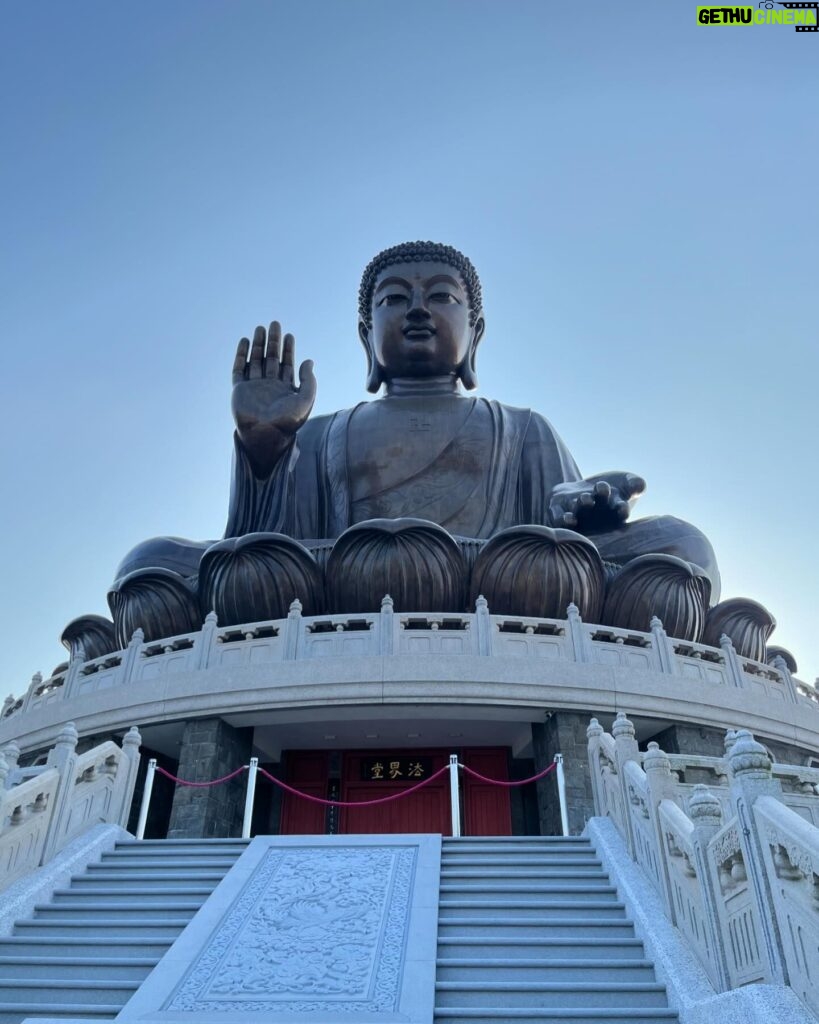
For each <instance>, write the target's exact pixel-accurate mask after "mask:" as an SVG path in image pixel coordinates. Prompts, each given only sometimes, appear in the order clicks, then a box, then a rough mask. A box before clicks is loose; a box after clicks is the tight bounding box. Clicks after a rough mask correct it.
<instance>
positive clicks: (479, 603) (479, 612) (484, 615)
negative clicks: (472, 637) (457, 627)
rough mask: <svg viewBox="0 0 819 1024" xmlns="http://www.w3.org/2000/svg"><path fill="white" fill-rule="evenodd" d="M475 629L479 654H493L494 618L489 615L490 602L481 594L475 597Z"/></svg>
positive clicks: (486, 655)
mask: <svg viewBox="0 0 819 1024" xmlns="http://www.w3.org/2000/svg"><path fill="white" fill-rule="evenodd" d="M475 631H476V633H477V640H478V654H481V655H483V656H484V657H491V656H492V619H491V618H490V617H489V602H488V601H487V600H486V598H485V597H484V596H483V594H481V595H479V596H478V597H477V598H476V599H475Z"/></svg>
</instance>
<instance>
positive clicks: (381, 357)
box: [361, 262, 483, 381]
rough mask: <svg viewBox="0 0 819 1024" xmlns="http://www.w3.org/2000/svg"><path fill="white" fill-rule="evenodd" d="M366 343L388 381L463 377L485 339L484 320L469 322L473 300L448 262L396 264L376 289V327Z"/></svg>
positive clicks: (364, 334) (383, 274) (367, 334)
mask: <svg viewBox="0 0 819 1024" xmlns="http://www.w3.org/2000/svg"><path fill="white" fill-rule="evenodd" d="M361 329H362V341H363V342H364V344H365V346H366V347H367V349H368V351H369V353H370V357H371V359H372V360H373V361H374V362H375V364H376V365H377V367H378V370H379V375H380V377H381V378H382V379H383V380H385V381H390V380H393V379H394V378H397V377H421V378H423V377H441V376H445V375H450V374H454V375H460V373H461V369H462V367H463V366H464V365H465V363H466V361H467V360H469V359H470V358H471V355H472V353H473V351H474V346H475V345H477V342H478V340H480V335H481V333H482V331H483V321H482V320H480V319H478V320H477V322H476V323H475V325H474V326H473V325H470V323H469V296H468V294H467V291H466V287H465V286H464V283H463V280H462V278H461V275H460V273H459V272H458V271H457V270H456V269H455V268H454V267H451V266H449V265H448V264H446V263H431V262H420V263H414V262H413V263H396V264H393V265H392V266H389V267H386V268H385V269H384V270H383V271H382V272H381V273H380V274H379V275H378V278H377V279H376V282H375V287H374V289H373V308H372V328H371V329H370V330H369V331H367V329H366V327H364V325H363V324H362V325H361Z"/></svg>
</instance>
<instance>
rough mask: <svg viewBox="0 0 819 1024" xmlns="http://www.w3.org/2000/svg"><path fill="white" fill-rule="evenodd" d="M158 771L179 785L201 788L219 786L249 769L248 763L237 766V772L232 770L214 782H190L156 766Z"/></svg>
mask: <svg viewBox="0 0 819 1024" xmlns="http://www.w3.org/2000/svg"><path fill="white" fill-rule="evenodd" d="M156 771H158V772H159V774H160V775H164V776H165V778H166V779H170V780H171V782H175V783H176V784H177V785H178V786H195V787H196V788H197V789H201V788H204V787H207V786H218V785H220V784H221V783H222V782H230V780H231V779H235V778H236V776H237V775H241V774H242V772H246V771H247V765H246V764H243V765H242V766H241V768H237V769H236V771H235V772H231V773H230V775H223V776H222V778H221V779H214V780H213V782H188V781H187V780H186V779H178V778H177V777H176V776H175V775H171V773H170V772H166V771H165V769H164V768H160V767H159V765H157V766H156Z"/></svg>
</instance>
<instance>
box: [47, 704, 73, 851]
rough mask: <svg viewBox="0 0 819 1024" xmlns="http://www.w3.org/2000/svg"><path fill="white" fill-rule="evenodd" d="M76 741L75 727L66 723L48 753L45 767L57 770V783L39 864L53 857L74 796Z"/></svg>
mask: <svg viewBox="0 0 819 1024" xmlns="http://www.w3.org/2000/svg"><path fill="white" fill-rule="evenodd" d="M78 739H79V734H78V733H77V727H76V726H75V725H74V723H73V722H66V724H65V725H64V726H63V727H62V729H61V731H60V734H59V735H58V736H57V742H56V743H55V744H54V746H53V747H52V748H51V750H49V752H48V759H47V760H46V765H47V766H48V767H49V768H56V769H57V772H58V774H59V781H58V783H57V790H56V792H55V793H54V809H53V813H52V815H51V821H50V822H49V824H48V833H47V835H46V839H45V843H44V845H43V854H42V858H41V860H40V863H41V864H47V863H48V861H49V860H51V858H52V856H53V855H54V853H55V851H56V849H57V844H58V842H59V837H60V832H61V829H62V826H63V823H64V822H65V820H66V818H67V816H68V813H69V810H70V807H71V798H72V796H73V795H74V774H75V769H76V765H77V740H78Z"/></svg>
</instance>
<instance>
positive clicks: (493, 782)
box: [156, 762, 557, 807]
mask: <svg viewBox="0 0 819 1024" xmlns="http://www.w3.org/2000/svg"><path fill="white" fill-rule="evenodd" d="M247 767H248V766H247V765H246V764H243V765H241V767H239V768H237V769H236V771H234V772H231V773H230V775H223V776H222V778H221V779H214V780H213V781H212V782H188V781H187V780H186V779H178V778H177V777H176V776H175V775H171V773H170V772H167V771H165V769H164V768H160V766H159V765H157V766H156V771H158V772H159V774H160V775H164V776H165V778H166V779H170V780H171V782H175V783H176V784H177V785H178V786H194V787H196V788H198V789H201V788H206V787H208V786H219V785H221V784H222V783H223V782H230V780H231V779H235V778H236V776H237V775H241V774H242V772H246V771H247ZM458 767H459V768H462V769H463V770H464V771H465V772H466V773H467V775H471V776H472V777H473V778H475V779H480V781H481V782H486V783H488V784H489V785H490V786H507V787H512V786H525V785H526V783H527V782H537V781H538V779H543V778H545V777H546V776H547V775H548V774H549V772H551V771H554V769H555V768H556V767H557V765H556V764H555V762H552V764H550V765H549V766H548V768H544V769H543V771H542V772H538V774H537V775H532V776H531V778H528V779H516V780H515V781H514V782H508V781H503V780H501V779H488V778H487V777H486V776H485V775H481V774H480V772H476V771H475V770H474V769H473V768H467V766H466V765H465V764H460V763H459V764H458ZM446 771H449V765H448V764H445V765H444V766H443V768H439V769H438V771H437V772H433V773H432V775H430V776H429V778H427V779H423V780H422V781H421V782H419V783H417V784H416V785H415V786H410V788H409V789H402V790H401V791H400V792H398V793H391V794H390V795H389V796H380V797H378V798H377V799H376V800H325V799H323V797H320V796H312V795H311V794H310V793H302V792H301V790H298V789H294V788H293V787H292V786H288V785H287V783H286V782H282V780H281V779H277V778H276V776H275V775H271V774H270V772H266V771H265V770H264V768H259V769H258V772H259V774H260V775H264V777H265V778H266V779H269V780H270V781H271V782H273V783H275V785H277V786H279V787H280V788H281V789H285V790H287V792H288V793H292V794H293V796H300V797H301V798H302V799H304V800H310V801H311V802H312V803H314V804H323V805H324V806H325V807H372V806H373V805H374V804H388V803H390V802H391V801H392V800H400V799H401V798H402V797H404V796H409V795H410V793H414V792H415V791H416V790H417V789H421V788H422V787H423V786H426V785H428V784H429V783H430V782H432V781H433V780H434V779H437V778H439V777H440V776H441V775H443V774H444V772H446Z"/></svg>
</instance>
